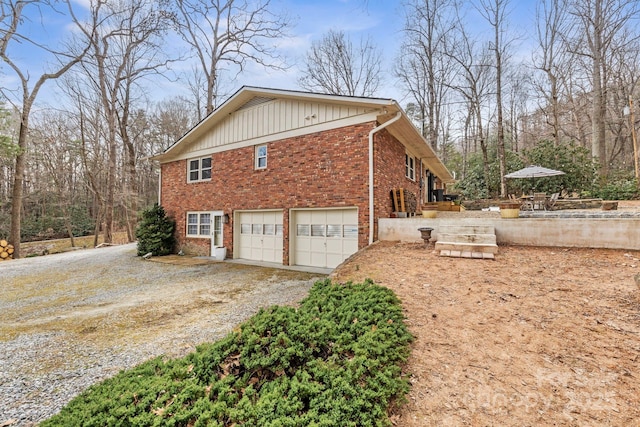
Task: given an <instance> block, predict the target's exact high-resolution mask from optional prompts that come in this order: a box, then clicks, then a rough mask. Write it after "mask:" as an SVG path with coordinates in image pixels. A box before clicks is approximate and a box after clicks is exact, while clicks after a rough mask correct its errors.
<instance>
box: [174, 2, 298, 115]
mask: <svg viewBox="0 0 640 427" xmlns="http://www.w3.org/2000/svg"><path fill="white" fill-rule="evenodd" d="M177 6H178V10H179V15H180V19H179V26H178V28H179V31H180V33H181V34H182V37H183V38H184V40H185V41H186V42H187V44H188V45H189V46H190V47H191V50H192V51H193V53H194V54H195V56H196V58H197V60H198V65H199V68H200V71H201V72H202V73H203V74H204V77H205V83H206V86H205V88H204V90H205V93H206V96H205V106H204V107H205V114H206V115H208V114H209V113H211V112H212V111H213V109H214V108H215V103H216V98H217V95H218V93H217V90H218V85H219V79H220V74H221V73H222V72H223V68H224V67H225V66H235V67H236V70H237V72H241V71H243V70H244V68H245V66H246V65H247V64H248V63H255V64H260V65H262V66H265V67H268V68H283V67H284V66H285V65H284V62H283V59H282V58H281V57H280V56H279V55H278V54H277V52H276V50H275V47H274V46H273V44H275V43H274V41H275V40H277V39H278V38H281V37H285V36H286V31H287V29H288V27H289V25H290V23H289V19H288V17H287V16H286V15H285V14H278V15H276V14H274V13H273V12H272V11H271V10H270V9H271V0H257V1H248V0H177Z"/></svg>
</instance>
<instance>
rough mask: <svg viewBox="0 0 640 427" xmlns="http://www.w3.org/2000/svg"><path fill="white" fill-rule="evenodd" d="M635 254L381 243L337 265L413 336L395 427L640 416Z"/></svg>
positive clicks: (639, 266) (340, 276) (629, 423)
mask: <svg viewBox="0 0 640 427" xmlns="http://www.w3.org/2000/svg"><path fill="white" fill-rule="evenodd" d="M638 273H640V252H638V251H631V252H629V251H616V250H596V249H563V248H533V247H508V246H501V247H500V249H499V254H498V255H497V257H496V260H495V261H491V260H474V259H460V258H446V257H439V256H437V255H435V254H434V253H433V249H432V248H431V249H425V248H424V246H423V244H402V243H392V242H381V243H377V244H375V245H373V246H371V247H370V248H369V249H367V250H365V251H362V252H360V253H359V254H357V255H356V256H355V257H353V258H352V259H350V260H349V262H348V263H347V264H344V265H342V266H341V267H339V268H338V269H337V270H336V271H335V272H334V273H333V274H332V277H333V278H334V280H337V281H348V280H353V281H356V282H357V281H361V280H363V279H364V278H367V277H369V278H371V279H373V280H374V281H375V282H376V283H378V284H381V285H384V286H387V287H389V288H390V289H392V290H393V291H394V292H395V293H396V294H397V295H398V297H399V298H400V299H401V300H402V303H403V307H404V310H405V312H406V316H407V322H408V325H409V327H410V329H411V331H412V333H413V334H414V335H415V336H416V340H415V342H414V344H413V350H412V354H411V356H410V359H409V361H408V364H407V366H406V371H407V372H408V373H409V374H410V380H411V383H412V390H411V392H410V394H409V403H408V404H407V405H405V406H403V407H401V408H400V409H399V411H398V412H397V413H396V414H394V421H395V425H397V426H402V427H425V426H620V427H622V426H624V427H636V426H640V289H638V287H637V286H636V284H635V281H634V276H635V275H636V274H638Z"/></svg>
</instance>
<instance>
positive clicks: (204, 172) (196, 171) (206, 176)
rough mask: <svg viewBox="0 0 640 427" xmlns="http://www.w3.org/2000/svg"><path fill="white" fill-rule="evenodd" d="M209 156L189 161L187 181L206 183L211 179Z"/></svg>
mask: <svg viewBox="0 0 640 427" xmlns="http://www.w3.org/2000/svg"><path fill="white" fill-rule="evenodd" d="M211 165H212V162H211V156H208V157H202V158H200V159H191V160H189V170H188V181H189V182H198V181H208V180H210V179H211Z"/></svg>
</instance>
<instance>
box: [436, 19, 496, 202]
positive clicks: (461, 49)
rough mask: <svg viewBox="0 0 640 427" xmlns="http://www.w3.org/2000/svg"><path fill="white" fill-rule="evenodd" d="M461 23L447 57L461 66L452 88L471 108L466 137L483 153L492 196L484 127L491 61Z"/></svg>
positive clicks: (468, 108)
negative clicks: (471, 139) (470, 138)
mask: <svg viewBox="0 0 640 427" xmlns="http://www.w3.org/2000/svg"><path fill="white" fill-rule="evenodd" d="M458 19H459V21H458V22H459V25H458V28H459V29H460V31H459V34H460V36H459V37H458V38H456V39H452V40H451V43H452V44H451V45H449V46H448V47H447V49H446V52H447V55H448V56H449V57H450V58H451V59H452V60H453V61H454V62H455V63H456V64H457V65H458V67H459V69H460V72H459V74H458V80H457V81H455V82H454V83H453V85H452V88H453V89H455V90H456V91H457V92H458V93H459V94H460V95H461V96H462V98H463V100H464V104H465V105H466V107H467V119H466V120H465V135H466V137H467V138H468V137H472V138H473V140H474V144H473V145H474V146H476V145H478V144H479V145H480V150H481V152H482V163H483V174H484V182H485V191H486V194H487V196H488V195H489V151H488V146H487V140H486V135H485V132H484V130H485V127H484V125H483V123H484V118H483V116H482V115H483V111H484V110H485V108H486V103H487V98H488V95H489V93H490V88H491V87H490V76H491V73H490V71H491V61H490V58H489V56H488V54H487V53H488V51H487V49H485V48H484V47H482V46H480V47H479V46H478V43H477V41H476V40H474V39H473V36H471V35H469V34H468V33H467V31H465V30H464V28H465V25H463V23H462V21H461V20H460V18H458Z"/></svg>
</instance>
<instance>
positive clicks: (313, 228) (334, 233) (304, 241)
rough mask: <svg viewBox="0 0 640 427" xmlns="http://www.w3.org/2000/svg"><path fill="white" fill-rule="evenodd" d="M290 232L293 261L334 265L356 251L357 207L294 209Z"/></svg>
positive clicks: (330, 266)
mask: <svg viewBox="0 0 640 427" xmlns="http://www.w3.org/2000/svg"><path fill="white" fill-rule="evenodd" d="M292 235H293V239H292V240H293V247H294V248H293V254H294V257H293V258H294V264H296V265H308V266H312V267H324V268H335V267H337V266H338V265H339V264H340V263H342V261H344V260H345V259H347V258H348V257H349V256H351V255H352V254H354V253H356V252H357V251H358V210H357V209H356V208H349V209H309V210H299V211H294V214H293V226H292Z"/></svg>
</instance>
